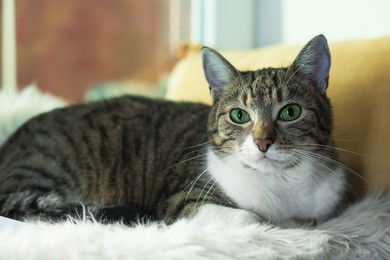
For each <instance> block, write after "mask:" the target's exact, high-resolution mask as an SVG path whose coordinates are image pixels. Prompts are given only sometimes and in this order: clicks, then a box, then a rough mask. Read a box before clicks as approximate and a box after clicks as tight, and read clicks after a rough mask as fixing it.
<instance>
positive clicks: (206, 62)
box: [202, 47, 239, 102]
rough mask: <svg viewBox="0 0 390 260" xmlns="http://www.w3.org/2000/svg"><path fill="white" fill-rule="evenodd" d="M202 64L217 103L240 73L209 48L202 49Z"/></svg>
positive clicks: (212, 95)
mask: <svg viewBox="0 0 390 260" xmlns="http://www.w3.org/2000/svg"><path fill="white" fill-rule="evenodd" d="M202 64H203V71H204V74H205V77H206V80H207V82H208V83H209V87H210V94H211V97H212V99H213V102H216V101H217V100H218V99H219V97H220V96H221V93H222V92H223V90H224V89H225V88H226V87H228V86H229V85H230V84H231V83H232V81H233V80H234V78H235V77H237V76H238V74H239V72H238V70H237V69H236V68H234V66H233V65H232V64H230V63H229V62H228V61H227V60H226V59H225V58H224V57H222V55H221V54H219V53H218V52H217V51H216V50H213V49H211V48H208V47H203V48H202Z"/></svg>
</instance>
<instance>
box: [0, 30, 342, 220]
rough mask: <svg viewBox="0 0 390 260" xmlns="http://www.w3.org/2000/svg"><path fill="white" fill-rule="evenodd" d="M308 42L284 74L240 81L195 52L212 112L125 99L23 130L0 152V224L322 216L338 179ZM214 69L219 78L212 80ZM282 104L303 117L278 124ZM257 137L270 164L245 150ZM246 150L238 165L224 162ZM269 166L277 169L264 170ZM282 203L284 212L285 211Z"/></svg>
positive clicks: (328, 115) (58, 114)
mask: <svg viewBox="0 0 390 260" xmlns="http://www.w3.org/2000/svg"><path fill="white" fill-rule="evenodd" d="M321 37H322V36H321ZM316 39H317V40H312V41H311V42H309V44H308V45H307V46H305V47H304V49H303V51H302V52H301V54H300V55H299V56H298V58H297V60H296V62H295V63H294V64H293V65H292V66H290V67H289V68H276V69H275V68H268V69H262V70H257V71H246V72H239V71H238V70H236V69H235V68H234V67H233V66H232V65H231V64H229V63H228V61H226V60H225V59H224V58H223V57H222V56H220V54H218V53H217V52H215V51H213V50H210V49H206V50H204V53H205V56H204V67H205V74H206V78H207V79H208V80H209V82H210V88H211V92H212V95H213V99H214V105H213V106H212V107H209V106H206V105H202V104H194V103H175V102H169V101H162V100H160V101H158V100H150V99H146V98H141V97H131V96H125V97H120V98H115V99H112V100H107V101H101V102H96V103H91V104H80V105H75V106H71V107H67V108H61V109H57V110H54V111H52V112H49V113H46V114H42V115H39V116H37V117H35V118H33V119H32V120H30V121H29V122H27V123H26V124H25V125H23V126H22V127H21V128H19V129H18V131H16V133H15V134H13V135H12V136H11V137H10V138H9V139H8V140H7V141H6V143H4V145H3V146H2V147H1V149H0V215H2V216H7V217H11V218H15V219H24V218H26V217H29V218H31V217H40V218H48V219H54V220H58V219H63V218H64V217H65V216H66V215H68V214H80V213H81V212H83V211H85V210H87V211H89V212H91V213H92V214H93V215H94V216H95V217H97V218H101V219H102V220H106V221H110V220H118V219H124V220H129V221H130V220H133V218H134V217H135V216H136V215H147V216H149V217H151V218H154V219H157V220H165V221H167V222H168V223H169V222H172V221H174V220H176V219H177V218H180V217H182V216H188V215H191V214H193V213H195V212H197V209H198V208H199V207H200V206H202V205H204V204H211V205H223V206H228V207H230V208H235V207H238V208H242V209H244V210H249V211H251V213H250V214H249V215H248V216H249V218H251V217H252V216H254V214H253V213H256V214H258V215H260V217H264V218H267V219H268V220H272V219H273V218H274V217H276V216H283V219H281V220H283V221H284V220H288V219H290V220H291V219H296V218H298V219H303V220H306V219H310V221H313V220H314V221H316V220H319V219H323V218H324V217H327V216H329V215H330V214H331V212H332V211H333V210H334V209H335V207H336V205H337V204H338V203H339V200H340V198H341V193H342V190H343V180H344V179H343V175H342V173H341V171H340V168H339V165H338V163H337V154H336V153H335V149H333V141H332V138H331V132H332V111H331V106H330V103H329V100H328V99H327V97H326V94H325V93H324V92H323V89H324V87H326V86H325V85H324V84H325V83H326V84H327V77H326V78H323V77H325V76H327V74H326V73H325V74H324V73H323V68H322V67H321V68H320V69H321V71H320V73H319V74H318V73H316V71H315V70H316V69H317V67H316V60H314V61H313V62H312V61H311V59H310V57H314V58H315V59H317V58H318V57H317V56H318V55H312V53H311V51H315V52H317V51H318V52H321V51H322V52H324V50H323V48H325V47H327V45H326V41H325V42H324V40H323V39H322V38H316ZM325 53H326V51H325ZM208 55H211V56H208ZM302 55H304V56H305V55H309V56H310V57H302ZM329 58H330V56H329ZM302 60H304V61H305V62H306V63H308V64H310V66H311V67H310V68H306V67H305V64H306V63H305V64H301V61H302ZM329 62H330V61H329ZM214 65H217V66H216V67H217V71H210V69H211V70H212V69H213V66H214ZM214 67H215V66H214ZM303 67H305V69H304V70H302V68H303ZM224 69H226V71H223V70H224ZM302 71H303V73H301V72H302ZM308 73H309V74H308ZM218 77H220V78H218ZM210 79H211V80H210ZM318 84H319V85H320V86H319V87H317V85H318ZM291 103H294V104H298V105H299V106H300V107H302V116H301V117H300V118H299V119H297V120H295V121H292V122H282V121H281V120H280V119H278V113H279V112H280V110H281V108H282V107H283V106H285V105H287V104H291ZM234 108H240V109H243V110H245V111H247V112H248V113H249V114H250V117H251V120H250V121H249V122H247V123H245V124H236V123H234V122H232V119H231V112H232V110H233V109H234ZM260 137H261V138H262V137H266V138H270V139H272V144H270V147H271V148H270V150H272V152H273V153H274V155H272V154H271V152H266V151H260V150H258V149H257V148H254V147H256V142H257V141H258V139H259V138H260ZM248 147H249V148H248ZM251 149H252V151H251V152H250V153H251V155H250V156H244V159H239V160H235V159H229V158H237V156H238V157H239V156H240V153H243V154H245V152H248V151H249V150H251ZM253 149H254V150H253ZM245 150H248V151H245ZM253 154H255V155H254V156H255V157H256V159H255V160H254V161H251V160H252V159H251V156H252V155H253ZM270 154H271V155H272V156H275V154H276V157H281V158H285V159H283V160H272V163H271V162H269V159H264V160H263V159H262V158H267V156H270ZM310 154H315V155H316V156H315V157H313V156H309V155H310ZM272 156H271V157H272ZM260 159H261V163H260V164H261V165H260V166H259V164H257V161H258V160H260ZM255 161H256V162H255ZM276 162H277V163H276ZM316 164H318V165H320V167H317V168H315V167H314V166H315V165H316ZM267 165H268V166H267ZM307 165H309V166H310V167H312V168H310V167H309V168H307ZM216 166H218V167H216ZM304 167H306V168H304ZM225 168H226V171H225V170H224V169H225ZM231 171H236V172H233V173H232V174H231V175H229V174H230V172H231ZM270 172H272V175H271V176H270V177H266V176H269V174H270ZM253 173H254V174H253ZM240 174H241V175H240ZM247 174H250V176H251V177H247ZM236 175H237V176H238V177H237V176H236ZM234 176H236V177H234ZM248 176H249V175H248ZM253 176H255V177H253ZM235 178H237V187H238V186H239V185H240V184H242V183H244V184H245V182H242V179H244V180H245V178H247V180H248V181H249V180H254V181H251V182H252V183H248V184H245V185H247V187H248V189H247V191H250V192H249V193H248V192H246V191H245V190H246V189H245V185H244V187H243V189H242V190H241V191H238V193H237V190H236V189H235V188H234V187H233V190H232V188H231V187H230V186H231V184H232V182H233V181H231V180H235ZM275 178H276V179H275ZM274 179H275V180H276V181H275V180H274ZM257 182H261V183H257ZM229 185H230V186H229ZM233 185H234V183H233ZM256 185H257V186H256ZM267 185H268V186H267ZM298 187H300V188H298ZM259 190H260V191H261V190H262V191H264V194H262V193H261V192H260V193H258V192H259ZM286 190H287V191H289V192H290V193H286ZM251 196H258V197H256V198H251ZM262 196H265V197H264V198H268V199H266V200H267V201H265V200H262V199H263V197H262ZM269 198H270V199H269ZM273 200H275V204H274V205H275V210H273V209H272V207H273V204H272V203H271V202H272V201H273ZM289 200H292V202H295V203H289V204H291V205H296V207H295V208H294V209H292V208H289V205H283V204H287V201H289ZM248 201H254V202H256V203H255V204H253V205H252V204H250V202H248ZM270 201H271V202H270ZM247 202H248V203H247ZM322 202H323V205H322V204H321V203H322ZM313 203H317V204H318V203H320V204H319V205H312V204H313ZM262 205H265V206H262ZM291 205H290V206H291ZM264 207H265V208H264ZM206 209H211V210H206ZM284 209H285V210H284ZM283 210H284V212H286V213H285V214H282V213H280V212H283ZM205 211H206V212H216V211H218V212H228V211H226V210H220V208H212V207H211V208H210V207H206V208H204V210H202V214H203V213H204V212H205ZM229 212H230V211H229ZM240 212H241V213H242V211H240ZM252 212H253V213H252ZM241 213H240V214H241ZM213 214H214V213H213ZM229 214H230V213H229ZM232 214H235V213H234V211H233V213H232ZM257 217H258V216H255V217H254V219H252V220H255V221H258V219H257ZM249 222H250V221H249ZM287 223H289V222H288V221H287Z"/></svg>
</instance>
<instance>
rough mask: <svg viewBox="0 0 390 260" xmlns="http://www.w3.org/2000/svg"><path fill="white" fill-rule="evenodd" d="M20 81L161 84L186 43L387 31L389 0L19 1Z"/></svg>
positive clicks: (73, 92) (80, 91) (65, 93)
mask: <svg viewBox="0 0 390 260" xmlns="http://www.w3.org/2000/svg"><path fill="white" fill-rule="evenodd" d="M15 6H16V42H17V71H18V73H17V83H18V86H19V87H23V86H25V85H27V84H30V83H37V84H38V86H39V87H40V88H41V89H42V90H44V91H47V92H50V93H52V94H55V95H57V96H60V97H62V98H64V99H65V100H68V101H70V102H78V101H81V100H83V99H84V97H85V94H86V92H87V90H88V89H90V88H93V87H96V86H99V85H101V84H104V82H113V81H114V82H118V81H131V82H134V81H136V82H142V84H141V85H142V86H144V87H145V88H156V86H158V85H159V84H160V83H161V82H162V81H163V79H164V77H166V75H168V73H169V71H170V70H171V69H172V67H173V66H174V65H175V63H176V62H177V60H178V59H179V58H180V46H181V44H182V43H183V42H192V43H200V44H204V45H209V46H212V47H215V48H217V49H219V50H232V49H251V48H257V47H263V46H268V45H273V44H303V43H305V42H307V41H308V40H309V39H310V38H312V37H313V36H314V35H317V34H320V33H323V34H325V35H326V36H327V38H328V39H329V41H339V40H350V39H363V38H364V39H365V38H372V37H377V36H381V35H389V34H390V26H389V25H390V15H389V10H390V1H388V0H371V1H369V0H343V1H338V0H294V1H291V0H290V1H289V0H272V1H271V0H245V1H239V0H142V1H139V0H66V1H64V0H15Z"/></svg>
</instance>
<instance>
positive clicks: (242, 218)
mask: <svg viewBox="0 0 390 260" xmlns="http://www.w3.org/2000/svg"><path fill="white" fill-rule="evenodd" d="M193 221H196V222H197V223H199V224H202V225H203V224H204V225H206V224H213V223H222V224H226V225H229V226H246V225H251V224H257V223H260V222H264V221H265V220H264V219H262V218H261V217H259V216H258V215H256V214H255V213H253V212H251V211H248V210H244V209H237V208H231V207H226V206H221V205H216V204H205V205H202V206H201V207H199V208H198V210H197V211H196V213H195V214H194V215H193Z"/></svg>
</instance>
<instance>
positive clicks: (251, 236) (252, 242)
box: [0, 88, 390, 260]
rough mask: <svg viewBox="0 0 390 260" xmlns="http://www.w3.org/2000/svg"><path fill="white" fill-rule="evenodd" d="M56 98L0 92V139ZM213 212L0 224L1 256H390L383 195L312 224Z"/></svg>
mask: <svg viewBox="0 0 390 260" xmlns="http://www.w3.org/2000/svg"><path fill="white" fill-rule="evenodd" d="M6 96H8V98H7V97H6ZM62 105H63V103H62V102H61V101H58V100H57V99H56V98H51V97H48V96H42V95H41V94H40V93H39V92H38V91H36V90H33V88H30V89H26V90H24V91H23V92H21V93H20V94H15V93H13V94H9V93H4V92H3V93H0V110H1V111H0V113H1V114H0V115H1V116H0V119H1V121H0V127H1V128H0V129H1V132H0V140H4V139H5V138H6V137H7V136H8V135H9V134H10V133H12V131H13V130H14V129H15V127H17V126H18V125H20V123H21V122H24V121H25V120H27V119H28V118H29V117H31V116H33V115H35V114H37V113H39V112H43V111H45V110H50V109H52V108H54V107H58V106H62ZM6 111H8V112H6ZM20 111H24V112H20ZM3 116H6V117H3ZM14 117H17V118H16V119H15V118H14ZM231 213H232V212H230V213H229V214H231ZM244 215H245V214H244ZM212 216H213V208H211V210H201V214H198V215H197V216H195V217H194V218H193V219H182V220H180V221H178V222H176V223H175V224H173V225H170V226H167V225H165V224H162V223H143V224H139V225H137V226H136V227H132V228H131V227H126V226H123V225H120V224H115V225H102V224H98V223H95V222H93V221H71V220H70V221H68V222H66V223H62V224H44V223H27V224H24V225H20V226H17V227H14V226H9V227H8V228H7V227H6V228H5V229H2V230H1V231H0V245H1V249H0V259H23V260H29V259H86V260H88V259H145V260H147V259H160V260H165V259H173V260H175V259H194V260H197V259H199V260H206V259H221V260H225V259H226V260H231V259H242V260H249V259H286V258H287V259H390V196H388V195H379V194H377V195H372V196H368V197H366V198H365V199H364V200H362V201H361V202H358V203H356V204H355V205H353V206H351V207H350V208H349V209H348V210H346V211H345V212H344V213H343V214H341V215H340V216H339V217H337V218H334V219H332V220H329V221H328V222H325V223H323V224H321V225H319V226H317V227H315V228H294V229H281V228H277V227H274V226H272V225H270V224H267V223H254V224H248V223H247V224H245V225H243V224H242V223H243V222H242V220H241V219H240V218H241V216H242V214H241V212H240V211H237V214H236V215H235V216H233V217H232V216H230V217H227V218H226V219H225V220H224V221H221V220H220V219H218V218H213V217H212ZM244 222H245V221H244Z"/></svg>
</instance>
